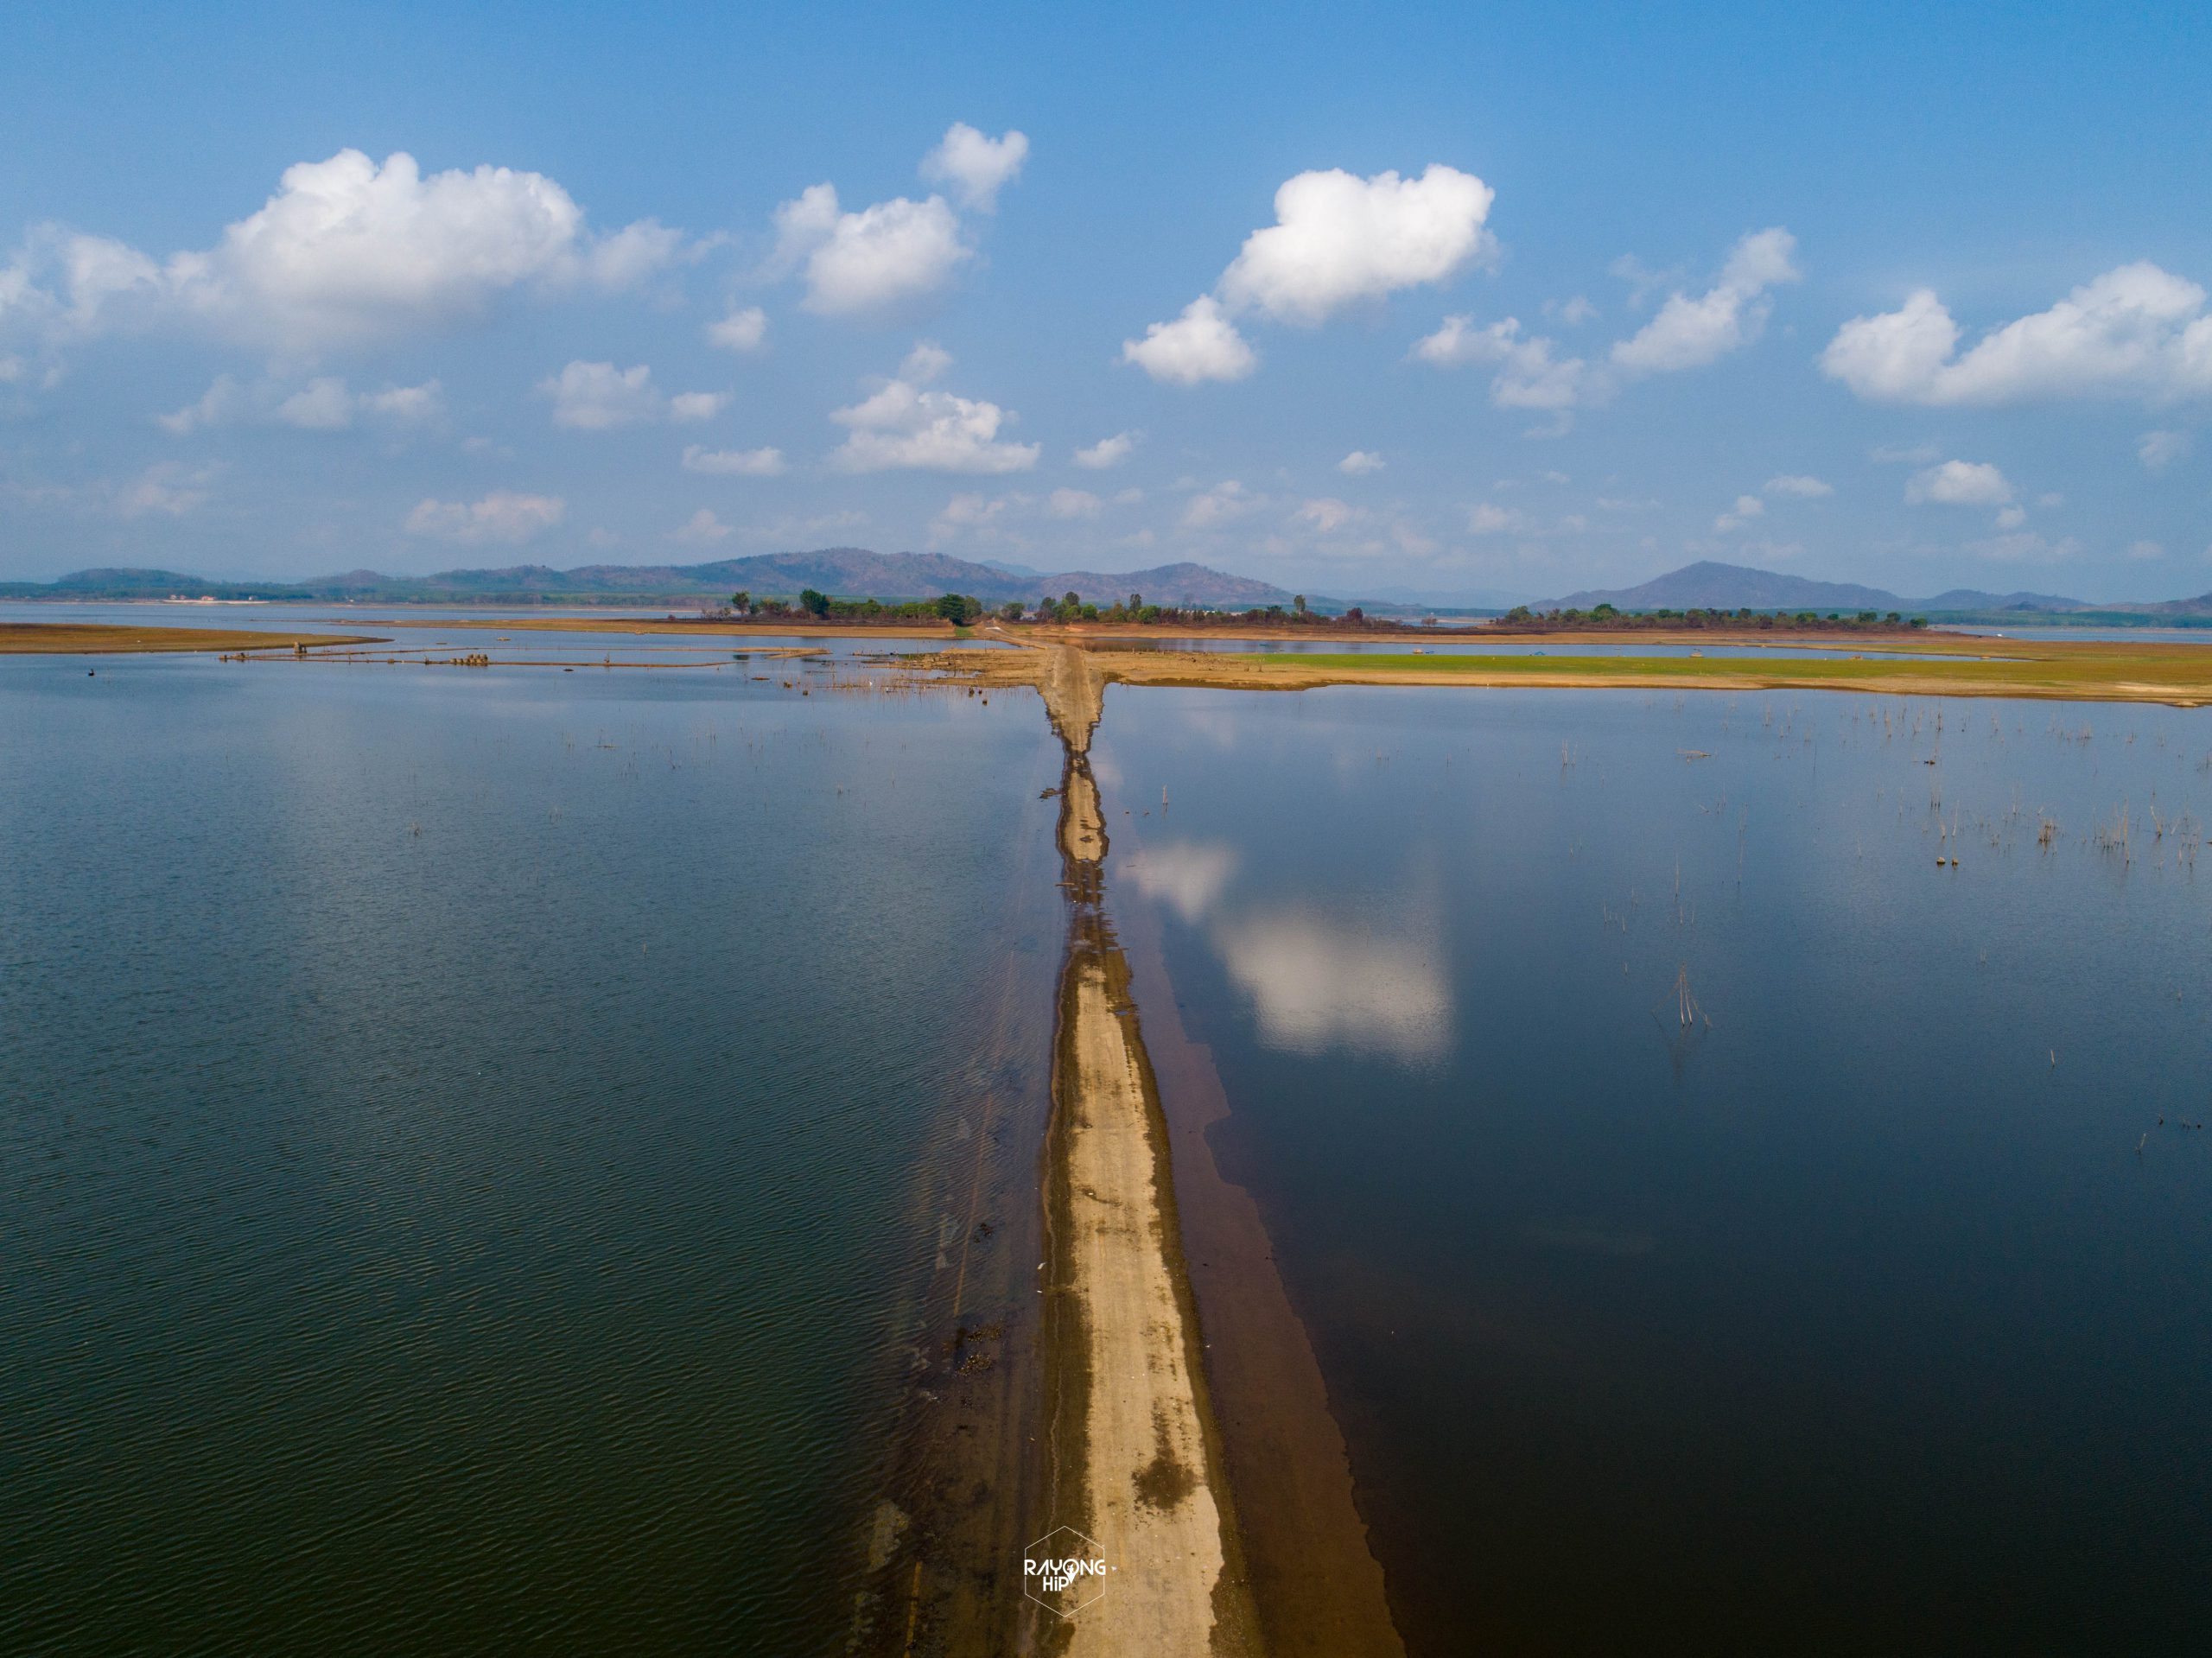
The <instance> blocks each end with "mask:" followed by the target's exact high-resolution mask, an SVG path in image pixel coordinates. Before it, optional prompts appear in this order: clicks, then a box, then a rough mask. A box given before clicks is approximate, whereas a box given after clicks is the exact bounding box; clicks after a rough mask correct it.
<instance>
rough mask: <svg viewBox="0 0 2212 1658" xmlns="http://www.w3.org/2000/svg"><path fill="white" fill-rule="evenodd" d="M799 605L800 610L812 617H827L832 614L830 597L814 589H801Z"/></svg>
mask: <svg viewBox="0 0 2212 1658" xmlns="http://www.w3.org/2000/svg"><path fill="white" fill-rule="evenodd" d="M798 603H799V608H800V609H802V610H804V611H805V612H806V613H807V614H808V615H810V616H827V615H828V614H829V594H826V593H822V592H819V591H817V589H815V588H802V589H800V592H799V595H798Z"/></svg>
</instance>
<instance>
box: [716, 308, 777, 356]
mask: <svg viewBox="0 0 2212 1658" xmlns="http://www.w3.org/2000/svg"><path fill="white" fill-rule="evenodd" d="M767 337H768V314H767V313H766V311H764V310H762V309H761V308H760V307H759V306H757V305H747V306H745V307H743V308H741V309H736V310H733V311H732V312H731V313H730V314H728V316H726V317H723V318H722V319H721V321H717V322H709V324H708V325H707V340H708V343H709V344H710V345H715V346H721V348H722V349H723V350H724V351H738V352H745V351H758V350H760V346H761V342H762V341H764V340H766V339H767Z"/></svg>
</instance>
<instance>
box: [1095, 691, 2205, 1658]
mask: <svg viewBox="0 0 2212 1658" xmlns="http://www.w3.org/2000/svg"><path fill="white" fill-rule="evenodd" d="M1939 721H1940V722H1941V723H1940V725H1939ZM1930 760H1933V761H1934V762H1936V763H1935V764H1933V765H1930V764H1927V763H1926V762H1928V761H1930ZM1094 763H1095V765H1096V770H1097V772H1098V775H1099V777H1100V778H1101V781H1102V784H1103V785H1104V787H1105V791H1106V797H1107V800H1108V803H1109V826H1110V828H1111V829H1112V832H1113V834H1114V835H1115V842H1114V859H1113V861H1112V863H1111V864H1110V865H1109V880H1110V881H1111V883H1112V886H1111V898H1112V902H1113V904H1114V905H1116V906H1117V907H1119V908H1122V909H1123V910H1125V911H1126V910H1127V909H1128V906H1133V905H1143V906H1147V908H1148V909H1149V910H1150V911H1152V912H1154V915H1156V917H1157V918H1158V919H1159V927H1158V929H1157V931H1159V933H1160V937H1161V939H1162V943H1161V946H1160V947H1161V948H1162V949H1163V950H1164V951H1165V953H1166V966H1167V969H1168V971H1169V975H1170V978H1171V979H1172V981H1173V985H1174V987H1175V991H1176V994H1177V996H1178V999H1179V1001H1180V1002H1181V1003H1182V1004H1183V1018H1184V1020H1185V1024H1186V1026H1187V1027H1188V1028H1189V1029H1190V1031H1191V1032H1192V1036H1193V1037H1194V1038H1195V1039H1198V1040H1199V1041H1202V1042H1204V1043H1206V1044H1209V1045H1211V1050H1212V1054H1213V1057H1214V1060H1215V1062H1216V1064H1217V1066H1218V1069H1219V1070H1220V1072H1221V1075H1222V1078H1223V1081H1224V1085H1225V1087H1226V1090H1227V1095H1228V1097H1229V1100H1230V1105H1231V1108H1232V1115H1230V1117H1229V1118H1228V1119H1227V1120H1226V1121H1224V1122H1223V1123H1222V1124H1221V1125H1219V1126H1218V1127H1217V1128H1216V1129H1215V1130H1214V1131H1213V1135H1214V1143H1215V1146H1216V1150H1217V1157H1218V1158H1219V1159H1220V1160H1221V1161H1222V1163H1223V1165H1224V1169H1225V1171H1226V1172H1228V1173H1229V1174H1230V1177H1231V1178H1235V1179H1237V1180H1240V1181H1243V1182H1246V1183H1249V1185H1251V1186H1252V1188H1253V1189H1254V1190H1255V1193H1256V1194H1257V1196H1258V1197H1259V1199H1260V1202H1261V1206H1262V1212H1263V1214H1264V1216H1265V1217H1266V1219H1267V1221H1268V1226H1269V1229H1270V1235H1271V1238H1272V1242H1273V1243H1274V1249H1275V1253H1276V1257H1277V1259H1278V1261H1279V1262H1280V1264H1281V1269H1282V1271H1283V1272H1284V1274H1285V1276H1286V1280H1287V1284H1288V1286H1289V1288H1290V1291H1291V1293H1292V1297H1293V1300H1294V1304H1295V1305H1297V1306H1298V1307H1299V1309H1300V1312H1301V1313H1302V1315H1303V1316H1304V1317H1305V1318H1306V1321H1307V1323H1308V1324H1309V1327H1310V1329H1311V1331H1312V1333H1313V1337H1314V1340H1315V1343H1316V1346H1317V1350H1318V1352H1319V1357H1320V1359H1321V1363H1322V1367H1323V1369H1324V1372H1325V1376H1326V1378H1327V1381H1328V1384H1329V1388H1330V1394H1331V1400H1332V1407H1333V1408H1334V1410H1335V1411H1336V1413H1338V1417H1339V1420H1341V1422H1342V1423H1343V1426H1344V1429H1345V1432H1346V1435H1347V1438H1348V1440H1349V1443H1350V1445H1351V1453H1352V1460H1353V1471H1354V1474H1355V1477H1356V1479H1357V1486H1358V1492H1359V1497H1360V1501H1361V1503H1362V1506H1363V1511H1364V1513H1365V1514H1366V1515H1367V1517H1368V1519H1369V1520H1370V1524H1371V1526H1372V1528H1373V1538H1374V1541H1375V1545H1376V1549H1377V1552H1378V1554H1379V1556H1380V1558H1381V1559H1382V1560H1383V1565H1384V1567H1385V1571H1386V1574H1387V1577H1388V1580H1389V1590H1390V1593H1391V1596H1392V1599H1393V1604H1394V1606H1395V1609H1396V1611H1397V1615H1398V1617H1399V1619H1400V1623H1401V1626H1402V1629H1403V1630H1404V1632H1405V1634H1406V1636H1408V1642H1409V1644H1410V1645H1411V1646H1412V1647H1413V1648H1414V1649H1415V1650H1416V1651H1418V1652H1421V1653H1459V1652H1466V1651H1493V1650H1494V1651H1502V1652H1515V1653H1521V1652H1540V1653H1553V1652H1556V1653H1588V1654H1615V1653H1626V1652H1651V1651H1666V1652H1681V1653H1707V1652H1715V1651H1732V1652H1784V1651H1789V1652H1797V1651H1826V1652H1839V1653H1843V1652H1849V1653H1866V1652H1887V1651H1941V1652H1964V1651H1989V1652H2018V1651H2026V1650H2045V1651H2050V1650H2057V1651H2092V1650H2102V1651H2111V1650H2122V1649H2126V1650H2136V1651H2178V1650H2183V1649H2186V1648H2190V1647H2191V1646H2193V1645H2194V1644H2196V1642H2199V1641H2201V1639H2202V1630H2203V1629H2204V1628H2205V1626H2206V1620H2207V1619H2208V1617H2212V1572H2207V1571H2206V1570H2205V1562H2206V1560H2207V1559H2208V1557H2212V1506H2208V1504H2207V1502H2206V1499H2205V1493H2206V1491H2207V1490H2209V1489H2212V1428H2208V1421H2212V1415H2209V1414H2208V1413H2212V1247H2209V1246H2212V1129H2206V1130H2202V1131H2199V1130H2197V1129H2196V1128H2188V1127H2183V1126H2182V1125H2183V1123H2184V1122H2188V1123H2196V1122H2200V1121H2206V1120H2208V1119H2212V1066H2208V1064H2207V1061H2208V1058H2212V1054H2209V1053H2208V1044H2209V1043H2212V846H2208V845H2206V844H2205V842H2206V840H2207V837H2208V835H2212V828H2208V823H2212V715H2206V714H2203V713H2198V712H2187V711H2175V710H2166V709H2159V708H2111V707H2096V708H2089V707H2082V706H2079V705H2058V704H2051V703H2036V702H2019V703H2012V702H1910V703H1907V702H1897V701H1894V700H1884V699H1877V698H1872V697H1864V696H1817V695H1799V696H1791V695H1784V694H1770V695H1764V696H1761V695H1754V694H1746V695H1743V696H1722V695H1718V694H1697V693H1690V694H1685V695H1678V696H1663V695H1662V696H1644V695H1642V694H1637V693H1627V692H1517V691H1500V692H1494V693H1483V694H1479V695H1476V694H1468V693H1464V692H1454V691H1451V690H1437V691H1430V690H1421V689H1406V690H1396V689H1393V690H1373V689H1354V688H1343V689H1332V690H1325V691H1314V692H1307V693H1304V694H1300V695H1283V696H1264V697H1262V696H1236V695H1235V694H1233V693H1221V692H1211V691H1203V690H1157V689H1146V690H1142V691H1139V692H1130V691H1127V690H1122V689H1115V690H1112V691H1109V694H1108V699H1107V711H1106V717H1105V720H1104V722H1103V726H1102V727H1101V729H1100V737H1099V740H1098V743H1097V746H1096V751H1095V756H1094ZM1163 790H1165V791H1166V801H1167V803H1168V804H1166V806H1165V807H1163V806H1162V804H1161V801H1162V791H1163ZM1125 812H1126V813H1128V815H1126V816H1125V815H1124V813H1125ZM2123 814H2125V823H2126V829H2125V842H2124V849H2123V848H2122V829H2121V824H2122V821H2123ZM2046 821H2048V822H2049V823H2050V825H2051V829H2050V836H2049V843H2048V844H2047V845H2044V844H2041V843H2040V842H2042V840H2043V838H2044V823H2045V822H2046ZM1939 854H1940V855H1943V856H1944V857H1945V858H1946V859H1947V861H1946V862H1945V863H1944V864H1943V865H1942V866H1941V867H1939V866H1938V864H1937V858H1938V856H1939ZM1951 854H1955V855H1956V856H1957V858H1958V860H1959V862H1958V867H1955V868H1953V867H1950V866H1949V865H1948V856H1949V855H1951ZM2200 854H2202V857H2203V858H2204V865H2203V868H2202V872H2201V873H2200V871H2199V867H2198V861H2199V857H2200ZM1685 997H1687V998H1688V1007H1689V1009H1690V1011H1691V1022H1690V1024H1689V1026H1688V1027H1687V1028H1686V1027H1685V1026H1684V1023H1683V1017H1682V1015H1683V1010H1684V1007H1685ZM1708 1018H1709V1021H1710V1022H1709V1024H1708V1023H1707V1020H1708ZM2162 1118H2163V1120H2164V1121H2163V1122H2162V1121H2161V1119H2162Z"/></svg>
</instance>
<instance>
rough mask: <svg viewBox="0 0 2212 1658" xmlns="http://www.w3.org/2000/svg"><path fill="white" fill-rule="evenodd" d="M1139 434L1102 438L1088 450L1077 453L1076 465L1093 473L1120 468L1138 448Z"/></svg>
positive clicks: (1131, 433) (1119, 434)
mask: <svg viewBox="0 0 2212 1658" xmlns="http://www.w3.org/2000/svg"><path fill="white" fill-rule="evenodd" d="M1137 437H1138V434H1136V433H1135V432H1116V433H1115V434H1114V435H1113V436H1111V437H1102V438H1100V439H1099V440H1098V441H1097V442H1096V443H1094V444H1092V445H1091V446H1090V448H1087V449H1077V451H1076V452H1075V463H1076V465H1077V466H1078V467H1084V468H1086V469H1087V470H1089V471H1091V472H1104V471H1106V470H1108V469H1109V467H1118V466H1120V465H1121V464H1122V462H1123V461H1126V460H1128V458H1129V455H1130V454H1131V452H1132V451H1134V450H1135V448H1136V447H1137Z"/></svg>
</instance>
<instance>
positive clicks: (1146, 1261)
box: [1041, 647, 1257, 1658]
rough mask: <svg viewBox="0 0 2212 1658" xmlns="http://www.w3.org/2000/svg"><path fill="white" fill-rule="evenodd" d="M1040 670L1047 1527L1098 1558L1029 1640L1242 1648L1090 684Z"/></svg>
mask: <svg viewBox="0 0 2212 1658" xmlns="http://www.w3.org/2000/svg"><path fill="white" fill-rule="evenodd" d="M1041 679H1042V685H1041V689H1043V691H1044V693H1045V700H1046V708H1047V709H1048V710H1049V711H1050V713H1051V715H1052V723H1053V726H1054V727H1055V728H1056V729H1057V730H1058V733H1059V734H1060V737H1061V739H1062V740H1063V742H1064V743H1065V746H1066V753H1067V763H1066V767H1065V773H1064V786H1063V793H1062V801H1061V817H1060V850H1061V854H1062V862H1063V868H1064V872H1065V880H1066V882H1067V886H1068V889H1069V893H1070V896H1071V899H1072V901H1073V903H1074V905H1075V912H1074V918H1073V922H1072V926H1071V938H1070V950H1069V956H1068V965H1067V969H1066V971H1067V977H1066V979H1065V981H1064V982H1063V985H1062V994H1061V1000H1060V1019H1061V1030H1060V1036H1059V1045H1058V1056H1057V1059H1056V1063H1055V1067H1054V1077H1053V1110H1054V1124H1053V1131H1052V1151H1051V1153H1050V1155H1051V1157H1052V1159H1053V1162H1054V1164H1055V1166H1054V1168H1053V1169H1052V1176H1051V1180H1050V1188H1051V1192H1052V1202H1051V1210H1052V1212H1051V1232H1052V1239H1053V1243H1052V1258H1051V1261H1050V1266H1051V1269H1052V1284H1051V1286H1050V1288H1051V1291H1052V1293H1053V1294H1054V1295H1055V1297H1056V1298H1058V1299H1057V1300H1056V1302H1055V1305H1054V1307H1053V1310H1052V1324H1053V1325H1054V1328H1055V1332H1056V1333H1055V1335H1054V1337H1053V1338H1052V1340H1051V1341H1050V1342H1049V1344H1048V1350H1049V1353H1050V1357H1049V1359H1048V1363H1050V1364H1051V1365H1052V1367H1053V1371H1054V1374H1053V1375H1052V1376H1051V1377H1050V1378H1048V1387H1049V1389H1050V1392H1051V1394H1052V1399H1053V1401H1054V1404H1053V1408H1052V1422H1051V1434H1052V1458H1051V1460H1052V1468H1053V1471H1054V1477H1053V1479H1052V1498H1051V1502H1052V1520H1053V1521H1055V1522H1056V1523H1058V1524H1065V1525H1070V1526H1072V1527H1074V1528H1076V1529H1077V1530H1078V1531H1080V1532H1082V1533H1083V1534H1084V1535H1085V1536H1086V1537H1088V1538H1089V1539H1090V1541H1091V1542H1092V1543H1093V1544H1095V1545H1096V1553H1098V1555H1100V1556H1101V1557H1103V1559H1104V1560H1106V1561H1107V1563H1108V1564H1109V1566H1110V1567H1111V1568H1112V1571H1111V1575H1110V1576H1109V1579H1107V1585H1108V1586H1107V1588H1106V1589H1105V1591H1104V1592H1103V1594H1101V1595H1100V1596H1099V1597H1098V1598H1097V1599H1096V1600H1095V1601H1092V1602H1090V1604H1086V1605H1083V1606H1081V1607H1080V1608H1079V1609H1078V1610H1077V1611H1075V1612H1074V1613H1073V1614H1072V1616H1070V1617H1065V1618H1063V1619H1058V1620H1055V1622H1056V1623H1057V1627H1055V1628H1052V1629H1048V1630H1047V1631H1045V1632H1044V1633H1045V1644H1046V1647H1047V1648H1048V1649H1063V1650H1065V1651H1066V1652H1068V1653H1070V1654H1071V1655H1077V1658H1089V1655H1109V1654H1123V1653H1139V1654H1143V1655H1146V1658H1179V1655H1185V1654H1188V1655H1204V1654H1215V1653H1249V1652H1255V1651H1256V1650H1257V1640H1256V1636H1255V1628H1256V1623H1255V1618H1254V1617H1253V1615H1252V1609H1251V1604H1250V1601H1249V1595H1248V1593H1247V1591H1245V1589H1244V1586H1243V1584H1242V1582H1241V1581H1240V1580H1236V1579H1235V1578H1234V1576H1233V1574H1232V1573H1231V1572H1230V1561H1231V1560H1233V1559H1234V1558H1236V1547H1235V1541H1234V1533H1233V1526H1232V1522H1231V1520H1230V1514H1229V1504H1228V1502H1227V1501H1226V1498H1225V1490H1226V1486H1225V1482H1224V1476H1223V1474H1222V1471H1221V1465H1220V1458H1219V1456H1218V1455H1217V1450H1216V1447H1215V1445H1213V1444H1212V1443H1211V1435H1210V1434H1209V1432H1208V1428H1207V1423H1206V1418H1205V1384H1204V1380H1203V1375H1202V1363H1201V1359H1200V1356H1199V1354H1198V1350H1197V1337H1196V1324H1195V1318H1194V1314H1193V1312H1192V1301H1191V1297H1190V1291H1189V1286H1188V1285H1187V1284H1186V1283H1185V1281H1184V1278H1183V1272H1182V1256H1181V1253H1180V1250H1179V1245H1178V1243H1177V1240H1176V1236H1175V1231H1176V1223H1175V1210H1174V1201H1173V1186H1172V1185H1171V1181H1170V1175H1169V1170H1168V1166H1167V1136H1166V1125H1165V1122H1164V1121H1163V1120H1162V1118H1161V1117H1160V1106H1159V1101H1158V1096H1157V1092H1156V1089H1155V1088H1154V1084H1153V1081H1152V1074H1151V1068H1150V1065H1149V1064H1148V1063H1147V1060H1146V1058H1145V1053H1144V1046H1143V1039H1142V1037H1141V1034H1140V1033H1139V1032H1138V1029H1137V1024H1136V1018H1135V1009H1134V1007H1132V1006H1131V1005H1130V1003H1129V1001H1128V988H1127V987H1128V970H1127V968H1126V966H1125V965H1124V963H1123V962H1122V958H1121V952H1120V950H1118V948H1116V945H1115V944H1114V943H1113V940H1112V937H1111V935H1110V932H1109V930H1108V929H1107V926H1106V924H1105V920H1104V918H1103V914H1102V913H1101V911H1100V906H1099V893H1100V880H1099V877H1100V867H1101V865H1102V863H1103V860H1104V858H1105V855H1106V847H1107V842H1106V833H1105V826H1104V823H1103V821H1102V816H1101V813H1100V810H1099V802H1098V792H1097V789H1096V785H1094V783H1093V782H1092V780H1091V777H1090V759H1089V753H1090V733H1091V729H1092V727H1094V726H1095V725H1096V723H1097V720H1098V715H1099V712H1100V708H1101V702H1102V693H1103V683H1102V682H1101V680H1100V679H1099V677H1098V676H1097V674H1096V670H1094V669H1093V668H1092V666H1091V664H1090V663H1089V662H1088V661H1087V660H1086V658H1085V657H1084V653H1083V652H1081V651H1076V650H1071V649H1068V648H1066V647H1062V648H1060V649H1059V650H1057V651H1054V652H1053V653H1052V660H1051V661H1050V663H1049V664H1047V665H1046V670H1045V672H1044V673H1043V675H1042V676H1041ZM1062 1640H1065V1641H1066V1642H1067V1644H1066V1645H1065V1648H1060V1647H1059V1642H1060V1641H1062Z"/></svg>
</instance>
